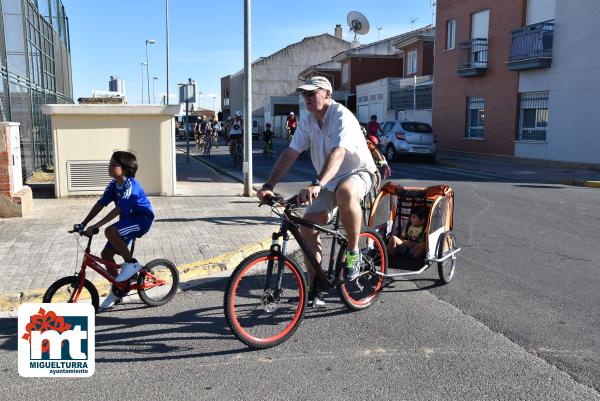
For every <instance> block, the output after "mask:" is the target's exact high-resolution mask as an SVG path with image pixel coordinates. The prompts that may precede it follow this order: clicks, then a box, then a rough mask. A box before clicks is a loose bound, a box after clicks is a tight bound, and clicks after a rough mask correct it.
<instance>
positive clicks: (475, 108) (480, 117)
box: [465, 96, 485, 139]
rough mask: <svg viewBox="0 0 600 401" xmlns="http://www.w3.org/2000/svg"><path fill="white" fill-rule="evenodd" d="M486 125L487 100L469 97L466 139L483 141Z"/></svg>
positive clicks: (479, 97)
mask: <svg viewBox="0 0 600 401" xmlns="http://www.w3.org/2000/svg"><path fill="white" fill-rule="evenodd" d="M484 125H485V99H484V98H483V97H481V96H471V97H467V132H466V134H465V137H466V138H481V139H483V128H484Z"/></svg>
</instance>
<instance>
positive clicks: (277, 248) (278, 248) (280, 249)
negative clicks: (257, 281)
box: [264, 232, 290, 302]
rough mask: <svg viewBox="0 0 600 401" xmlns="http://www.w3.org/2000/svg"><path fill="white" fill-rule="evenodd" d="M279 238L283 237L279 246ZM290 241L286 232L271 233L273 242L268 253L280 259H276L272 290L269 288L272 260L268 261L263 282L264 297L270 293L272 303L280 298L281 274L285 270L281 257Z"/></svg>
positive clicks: (273, 261)
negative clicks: (276, 255) (277, 255)
mask: <svg viewBox="0 0 600 401" xmlns="http://www.w3.org/2000/svg"><path fill="white" fill-rule="evenodd" d="M279 237H283V242H282V244H281V245H279V243H278V240H279ZM289 240H290V236H289V234H288V233H287V232H286V233H285V234H280V233H273V240H272V242H271V248H269V249H270V251H271V252H273V253H275V254H279V255H280V257H279V258H278V259H277V273H276V275H275V280H276V281H275V286H274V288H273V287H272V286H271V280H272V278H273V268H274V264H275V260H274V259H269V262H268V263H267V279H266V282H265V289H264V291H265V296H266V295H268V293H270V292H271V291H272V294H271V295H272V297H273V299H272V301H275V302H277V301H279V297H280V296H281V284H282V282H283V272H284V270H285V262H284V260H283V256H284V255H285V250H286V248H287V243H288V241H289Z"/></svg>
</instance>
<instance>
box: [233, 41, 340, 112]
mask: <svg viewBox="0 0 600 401" xmlns="http://www.w3.org/2000/svg"><path fill="white" fill-rule="evenodd" d="M349 48H350V43H349V42H346V41H345V40H342V39H338V38H336V37H335V36H332V35H329V34H323V35H319V36H311V37H308V38H305V39H304V40H302V41H301V42H298V43H294V44H292V45H290V46H287V47H286V48H284V49H281V50H280V51H278V52H276V53H274V54H272V55H270V56H268V57H264V58H262V59H260V60H258V61H255V62H254V63H253V64H252V109H253V114H254V113H257V115H262V113H263V110H262V106H263V104H264V103H265V100H266V99H267V98H268V97H271V96H286V95H290V94H292V93H294V92H295V90H296V88H297V87H298V86H300V85H301V84H302V81H300V80H298V74H300V73H301V72H302V71H304V70H306V69H307V68H309V67H311V66H313V65H315V64H320V63H323V62H326V61H330V60H331V58H332V57H333V56H334V55H336V54H338V53H340V52H342V51H344V50H347V49H349ZM243 77H244V73H243V71H242V72H240V73H237V74H234V75H232V76H231V81H230V84H231V88H230V94H231V101H230V105H231V106H230V108H231V111H232V113H234V112H235V111H236V110H242V109H243V107H242V106H243V97H244V83H243V82H244V78H243ZM267 111H268V110H267Z"/></svg>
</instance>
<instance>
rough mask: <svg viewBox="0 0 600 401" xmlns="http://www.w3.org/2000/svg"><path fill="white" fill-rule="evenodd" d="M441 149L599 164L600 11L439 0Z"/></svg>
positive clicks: (597, 7)
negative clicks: (599, 84) (599, 24)
mask: <svg viewBox="0 0 600 401" xmlns="http://www.w3.org/2000/svg"><path fill="white" fill-rule="evenodd" d="M436 18H437V24H436V26H437V30H436V50H435V66H434V71H435V72H434V74H435V83H434V100H433V126H434V129H435V132H436V133H437V134H438V136H439V141H440V148H441V149H442V150H450V151H458V152H468V153H478V154H484V155H501V156H510V157H518V158H527V159H538V160H548V161H559V162H569V163H586V164H599V163H600V159H599V158H598V155H599V154H600V139H598V135H597V133H598V129H597V127H598V126H600V113H598V98H599V97H600V87H599V86H598V82H600V73H599V71H600V29H598V25H597V24H598V19H599V18H600V2H598V1H597V0H581V1H577V2H569V1H560V0H505V1H502V2H498V1H496V0H460V1H459V0H438V1H437V17H436Z"/></svg>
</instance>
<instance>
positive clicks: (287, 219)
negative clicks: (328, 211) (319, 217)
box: [265, 208, 348, 297]
mask: <svg viewBox="0 0 600 401" xmlns="http://www.w3.org/2000/svg"><path fill="white" fill-rule="evenodd" d="M298 226H304V227H308V228H312V229H313V230H317V231H320V232H322V233H325V234H329V235H331V236H333V240H332V241H331V252H330V257H329V266H328V268H327V271H325V270H324V269H323V265H322V262H323V261H321V263H318V262H317V259H316V258H315V257H314V256H313V255H311V254H310V253H308V252H306V250H307V249H308V246H307V245H306V241H305V240H304V238H302V235H301V234H300V229H299V227H298ZM288 233H291V234H292V236H293V237H294V238H295V239H296V241H298V244H299V245H300V249H302V251H303V252H304V254H305V256H306V257H307V259H308V261H309V263H310V264H311V265H312V266H313V267H314V268H315V271H316V273H317V275H318V276H319V278H320V279H321V280H322V282H323V283H327V284H328V285H329V286H330V287H333V286H335V285H336V284H337V282H336V277H338V274H339V266H338V269H336V270H335V271H334V268H335V267H336V266H334V265H335V259H336V258H335V248H336V243H337V244H338V245H339V246H340V252H343V251H344V249H345V248H346V247H347V246H348V240H347V239H346V237H344V236H343V235H342V234H341V233H340V232H339V214H338V215H337V217H336V220H335V224H334V228H333V230H331V229H328V228H326V227H324V226H321V225H319V224H315V223H311V222H309V221H307V220H304V219H303V218H300V217H297V216H294V215H291V214H290V213H289V209H288V208H286V209H285V211H284V212H283V214H282V216H281V224H280V228H279V231H278V232H275V233H273V236H272V244H271V247H270V250H271V251H273V252H278V253H280V254H281V255H285V249H286V247H287V242H288V241H289V239H290V236H289V234H288ZM279 238H283V242H282V244H281V245H279ZM284 267H285V266H284V263H283V260H282V259H280V260H279V261H278V266H277V286H276V287H275V288H276V289H277V291H279V290H280V288H281V281H282V278H283V271H284ZM272 272H273V260H269V262H268V265H267V279H266V282H265V291H266V290H268V289H269V284H270V282H271V275H272ZM275 295H276V297H277V296H278V294H275Z"/></svg>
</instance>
